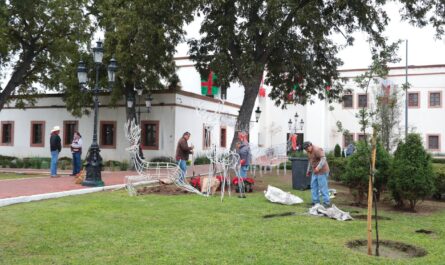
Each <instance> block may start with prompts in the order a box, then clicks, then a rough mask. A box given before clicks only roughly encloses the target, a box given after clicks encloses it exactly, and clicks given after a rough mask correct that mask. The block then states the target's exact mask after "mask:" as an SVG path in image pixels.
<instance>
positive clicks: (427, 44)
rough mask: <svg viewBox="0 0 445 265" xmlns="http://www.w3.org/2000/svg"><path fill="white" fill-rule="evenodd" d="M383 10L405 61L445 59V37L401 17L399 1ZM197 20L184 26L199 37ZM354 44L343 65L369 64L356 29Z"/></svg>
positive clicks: (389, 33)
mask: <svg viewBox="0 0 445 265" xmlns="http://www.w3.org/2000/svg"><path fill="white" fill-rule="evenodd" d="M385 10H386V11H387V12H388V16H389V17H390V18H391V21H390V22H389V25H388V27H387V29H386V33H385V35H386V36H388V38H389V40H390V41H396V40H398V39H400V40H408V64H409V65H427V64H443V63H445V60H444V59H445V41H444V40H436V39H435V37H434V33H435V30H434V29H433V28H432V27H424V28H417V27H415V26H412V25H410V24H409V23H408V22H405V21H401V17H400V14H399V10H400V5H399V4H397V3H394V2H391V3H389V4H387V5H386V7H385ZM199 25H200V21H195V22H193V23H191V24H190V25H188V26H187V35H188V36H187V37H188V38H196V37H199ZM354 37H355V39H356V41H355V42H354V46H350V47H347V48H346V49H344V50H342V51H341V52H340V53H339V56H340V58H341V59H342V60H343V61H344V65H343V66H342V68H343V69H351V68H365V67H367V66H368V65H369V64H370V58H371V56H370V52H369V50H370V49H369V44H368V43H367V42H366V34H363V33H356V34H355V35H354ZM336 39H338V40H341V38H340V37H338V38H336ZM405 51H406V50H405V42H403V43H402V44H401V46H400V49H399V52H398V55H399V57H400V58H401V61H400V62H399V63H398V65H402V66H404V65H405ZM187 52H188V47H187V45H186V44H181V45H179V46H178V52H177V56H186V55H187Z"/></svg>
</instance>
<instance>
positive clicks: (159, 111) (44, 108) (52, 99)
mask: <svg viewBox="0 0 445 265" xmlns="http://www.w3.org/2000/svg"><path fill="white" fill-rule="evenodd" d="M181 93H182V94H181ZM153 98H154V99H153V102H152V105H153V107H152V110H151V112H150V113H145V107H144V106H141V111H142V113H141V120H142V122H144V121H158V122H159V148H158V149H157V150H144V151H143V152H144V156H145V157H146V159H151V158H154V157H158V156H170V157H174V156H175V151H176V143H177V141H178V139H179V138H180V137H181V136H182V134H183V132H185V131H190V132H191V133H192V138H191V143H193V144H194V145H195V148H196V150H200V149H202V148H203V141H202V139H203V124H204V121H203V120H202V119H201V118H200V117H199V115H198V114H197V112H196V110H195V107H196V106H200V105H202V106H204V107H205V109H207V110H208V111H213V110H215V109H217V108H218V102H217V101H216V100H213V99H208V98H206V97H202V96H199V95H193V94H190V93H186V92H178V93H156V94H154V95H153ZM99 101H100V102H101V104H100V108H99V115H98V141H99V144H100V143H101V142H100V139H101V130H100V122H101V121H102V122H103V121H110V122H115V124H116V127H115V131H114V132H115V134H116V141H115V146H114V147H103V146H101V155H102V157H103V159H104V160H118V161H123V160H129V155H128V153H127V151H126V150H125V149H126V148H127V147H128V141H127V139H126V138H125V132H124V129H125V126H124V125H125V121H126V105H125V104H124V102H123V101H122V102H119V103H118V107H116V108H111V107H109V106H108V97H107V96H101V97H100V100H99ZM142 102H143V100H141V105H142V104H144V103H142ZM10 106H13V103H11V104H10ZM10 106H7V107H6V108H5V109H3V110H2V111H1V112H0V122H2V121H3V122H4V121H10V120H12V121H14V143H13V145H11V146H5V145H3V146H0V154H1V155H10V156H16V157H49V156H50V152H49V137H50V132H51V129H52V128H53V127H54V126H56V125H58V126H60V127H61V133H60V137H61V138H62V141H63V139H64V136H65V135H64V133H65V132H64V130H63V129H64V128H63V121H78V129H79V132H80V133H81V134H82V138H83V153H82V157H83V158H85V156H86V153H87V150H88V147H89V146H90V145H91V143H92V134H93V124H94V120H93V118H94V117H93V112H92V113H91V114H90V115H89V116H83V117H81V118H76V117H73V116H72V115H71V114H70V113H69V112H68V111H67V110H66V108H65V105H64V103H63V101H62V99H61V98H60V96H57V95H51V96H48V97H42V98H39V99H38V101H37V104H36V105H35V106H33V107H29V108H26V109H25V110H20V109H16V108H14V107H10ZM137 108H138V106H136V111H137ZM238 109H239V106H238V105H235V104H226V105H224V106H223V107H222V110H221V113H222V114H224V115H228V116H231V117H234V116H235V113H236V114H237V113H238ZM209 113H210V112H209ZM219 116H220V115H216V116H215V117H216V118H217V119H219V118H218V117H219ZM32 121H44V122H45V131H44V145H43V147H31V144H30V143H31V141H30V139H31V122H32ZM220 127H221V126H220V125H219V124H218V126H215V129H214V136H213V137H214V138H213V139H214V140H213V141H214V142H215V143H217V144H218V146H219V143H220V141H219V137H220V130H219V128H220ZM226 129H227V145H228V146H229V145H230V140H231V137H233V134H234V128H233V126H226ZM0 134H1V128H0ZM60 156H61V157H63V156H68V157H71V152H70V149H69V147H64V148H62V151H61V154H60Z"/></svg>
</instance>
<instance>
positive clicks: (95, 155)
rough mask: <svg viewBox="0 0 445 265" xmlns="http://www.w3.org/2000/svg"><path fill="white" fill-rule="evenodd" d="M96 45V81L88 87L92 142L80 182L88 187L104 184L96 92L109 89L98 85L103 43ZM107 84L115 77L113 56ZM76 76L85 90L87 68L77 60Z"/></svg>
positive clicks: (115, 67)
mask: <svg viewBox="0 0 445 265" xmlns="http://www.w3.org/2000/svg"><path fill="white" fill-rule="evenodd" d="M96 44H97V45H96V47H94V48H93V59H94V64H95V67H96V83H95V85H94V88H90V89H89V90H90V91H92V92H93V95H94V129H93V142H92V144H91V146H90V148H89V149H88V154H87V157H86V161H87V164H86V171H87V174H86V177H85V180H84V181H83V182H82V185H83V186H89V187H100V186H103V185H104V182H103V181H102V176H101V171H102V157H101V156H100V148H99V144H98V143H97V117H98V112H99V98H98V93H99V92H102V91H109V89H107V88H105V89H103V88H100V87H99V69H100V66H101V65H102V59H103V56H104V48H103V43H102V42H101V41H97V42H96ZM107 70H108V84H109V88H110V89H111V87H112V85H113V83H114V81H115V78H116V70H117V62H116V60H115V59H114V58H112V59H111V60H110V64H109V65H108V69H107ZM77 78H78V79H79V84H80V88H81V91H82V92H86V91H87V90H88V88H87V85H86V83H87V81H88V76H87V68H86V67H85V63H84V62H83V61H80V62H79V65H78V67H77Z"/></svg>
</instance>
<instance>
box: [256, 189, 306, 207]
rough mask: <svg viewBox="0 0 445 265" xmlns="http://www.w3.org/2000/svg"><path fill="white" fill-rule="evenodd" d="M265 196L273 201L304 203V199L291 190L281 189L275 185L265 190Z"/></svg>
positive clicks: (289, 203) (287, 203)
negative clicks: (290, 191)
mask: <svg viewBox="0 0 445 265" xmlns="http://www.w3.org/2000/svg"><path fill="white" fill-rule="evenodd" d="M264 196H265V197H266V198H267V199H268V200H269V201H271V202H275V203H281V204H286V205H292V204H298V203H302V202H303V200H302V199H301V198H300V197H298V196H295V195H293V194H291V193H289V192H285V191H282V190H280V189H279V188H275V187H273V186H270V185H269V186H267V190H266V191H264Z"/></svg>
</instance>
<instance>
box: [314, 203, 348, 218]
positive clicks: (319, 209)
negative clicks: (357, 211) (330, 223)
mask: <svg viewBox="0 0 445 265" xmlns="http://www.w3.org/2000/svg"><path fill="white" fill-rule="evenodd" d="M309 214H310V215H316V216H327V217H329V218H332V219H336V220H338V221H346V220H352V217H351V215H350V214H349V213H347V212H343V211H342V210H340V209H338V208H337V206H335V205H334V204H333V205H332V207H330V208H327V209H326V208H325V207H324V206H323V205H321V204H319V203H317V204H315V205H314V206H313V207H312V208H310V209H309Z"/></svg>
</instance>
